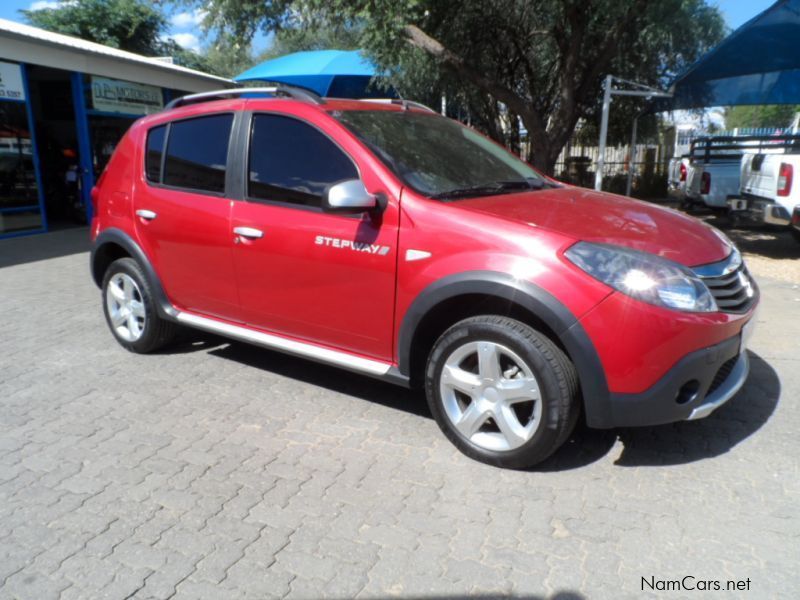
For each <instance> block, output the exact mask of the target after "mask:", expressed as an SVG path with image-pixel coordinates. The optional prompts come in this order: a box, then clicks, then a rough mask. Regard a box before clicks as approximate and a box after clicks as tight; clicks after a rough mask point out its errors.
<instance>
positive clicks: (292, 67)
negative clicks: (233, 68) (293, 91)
mask: <svg viewBox="0 0 800 600" xmlns="http://www.w3.org/2000/svg"><path fill="white" fill-rule="evenodd" d="M376 75H378V72H377V68H376V67H375V65H374V64H373V63H372V61H370V60H369V59H368V58H366V57H365V56H364V54H363V53H362V51H361V50H351V51H345V50H314V51H307V52H295V53H293V54H287V55H286V56H281V57H279V58H274V59H272V60H268V61H265V62H263V63H261V64H259V65H256V66H255V67H253V68H252V69H248V70H247V71H245V72H244V73H241V74H240V75H237V76H236V77H234V81H270V82H277V83H286V84H289V85H296V86H300V87H304V88H306V89H310V90H312V91H314V92H316V93H317V94H319V95H320V96H330V97H336V98H371V97H384V98H385V97H387V96H390V97H395V96H396V93H395V92H394V90H390V91H387V90H385V89H380V88H377V87H376V86H374V85H372V83H373V79H374V78H375V76H376Z"/></svg>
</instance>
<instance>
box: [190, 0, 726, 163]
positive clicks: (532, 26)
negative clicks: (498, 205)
mask: <svg viewBox="0 0 800 600" xmlns="http://www.w3.org/2000/svg"><path fill="white" fill-rule="evenodd" d="M185 1H186V2H188V3H193V4H200V3H201V2H200V0H194V1H192V0H185ZM202 5H203V7H204V8H206V9H207V10H208V11H209V20H208V23H209V25H210V26H211V27H213V28H214V29H215V30H216V31H222V32H230V33H232V34H233V35H236V36H243V37H244V38H245V39H247V38H248V36H252V35H253V34H254V33H255V31H257V30H258V29H263V30H266V31H275V32H279V33H280V32H282V31H295V32H308V31H313V30H315V29H318V28H320V27H323V28H324V27H330V26H337V27H344V28H346V29H348V28H349V29H352V30H353V31H355V32H357V34H358V42H359V44H360V45H361V46H362V47H364V48H365V49H367V51H368V52H369V53H370V54H371V55H372V57H373V58H374V59H375V60H376V61H377V62H378V63H379V64H380V65H381V66H383V67H384V68H386V69H388V70H389V71H390V72H391V73H392V74H393V76H394V78H395V81H396V84H397V86H398V87H399V88H400V89H401V90H402V91H404V92H405V93H406V95H410V96H412V97H415V99H420V100H428V102H430V99H431V98H432V99H433V100H435V101H436V102H437V103H438V100H437V99H438V98H439V97H441V95H442V94H445V95H446V96H447V98H448V102H449V105H448V106H449V110H452V111H453V112H457V113H460V114H461V116H462V117H465V118H466V119H467V120H470V121H471V122H472V123H473V124H475V125H478V126H479V127H481V128H483V129H484V130H485V131H487V133H489V134H490V135H492V136H493V137H495V138H496V139H503V141H505V142H506V143H508V144H510V145H512V146H513V145H514V143H515V137H517V136H516V127H515V124H516V122H517V118H516V117H520V118H521V119H522V121H523V122H524V125H525V127H526V128H527V130H528V132H529V133H530V136H531V138H530V140H531V150H532V155H531V156H530V158H531V159H532V161H533V162H534V163H535V164H536V165H537V166H539V167H541V168H543V169H545V170H547V171H552V167H553V164H554V162H555V160H556V158H557V156H558V154H559V152H560V150H561V148H562V147H563V146H564V144H565V143H566V142H567V140H569V138H570V136H571V135H572V133H573V131H574V129H575V126H576V124H577V123H578V121H579V120H580V119H588V120H589V121H590V122H594V121H597V120H598V119H599V116H598V115H599V106H600V101H601V83H602V79H603V77H604V76H605V75H606V74H607V73H612V74H614V75H616V76H618V77H623V78H626V79H631V80H635V81H638V82H641V83H645V84H649V85H653V86H656V87H663V86H665V85H666V83H667V82H668V81H669V80H670V79H671V78H672V77H674V76H675V75H676V74H677V73H678V72H679V71H680V70H681V69H683V68H684V67H685V66H686V65H688V64H689V63H691V62H693V61H694V60H696V59H697V58H698V57H699V56H700V55H701V54H702V53H704V52H705V51H706V50H708V49H709V48H710V47H711V46H713V45H714V44H716V43H718V42H719V41H720V40H721V39H722V37H723V35H724V33H725V27H724V21H723V19H722V17H721V15H720V12H719V10H718V9H717V8H716V7H714V6H712V5H710V4H709V3H708V2H707V0H494V1H492V2H487V1H485V0H461V1H458V2H456V1H453V0H297V1H294V2H292V1H290V0H271V1H263V0H205V1H203V2H202ZM642 105H643V101H642V100H630V99H628V100H616V99H615V102H614V111H613V119H612V123H611V134H612V135H611V138H612V141H613V140H614V139H615V137H616V138H619V139H626V137H627V135H628V134H627V130H628V128H629V125H630V120H631V118H632V116H633V115H634V114H636V112H638V111H639V110H640V109H641V107H642ZM504 124H505V125H504ZM623 125H624V126H623ZM644 125H645V126H646V125H647V124H646V123H644ZM623 132H624V133H623ZM643 133H647V131H646V127H645V131H644V132H643Z"/></svg>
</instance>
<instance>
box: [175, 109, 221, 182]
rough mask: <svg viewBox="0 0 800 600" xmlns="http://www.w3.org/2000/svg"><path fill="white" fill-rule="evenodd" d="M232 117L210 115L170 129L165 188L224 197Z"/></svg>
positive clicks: (179, 123) (186, 121)
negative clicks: (177, 188) (222, 194)
mask: <svg viewBox="0 0 800 600" xmlns="http://www.w3.org/2000/svg"><path fill="white" fill-rule="evenodd" d="M232 123H233V115H230V114H226V115H211V116H208V117H197V118H194V119H187V120H185V121H175V122H173V123H172V125H170V130H169V139H168V140H167V157H166V160H165V161H164V184H165V185H172V186H175V187H180V188H186V189H190V190H197V191H200V192H213V193H222V192H224V191H225V164H226V162H227V160H228V142H229V140H230V134H231V124H232Z"/></svg>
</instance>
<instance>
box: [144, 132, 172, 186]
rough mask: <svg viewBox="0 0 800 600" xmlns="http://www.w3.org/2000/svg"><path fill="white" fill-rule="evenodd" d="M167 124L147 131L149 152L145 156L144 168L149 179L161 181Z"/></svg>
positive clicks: (156, 181)
mask: <svg viewBox="0 0 800 600" xmlns="http://www.w3.org/2000/svg"><path fill="white" fill-rule="evenodd" d="M166 134H167V126H166V125H159V126H158V127H153V128H152V129H151V130H150V131H148V132H147V152H146V154H145V157H144V170H145V174H146V175H147V180H148V181H152V182H154V183H160V182H161V155H162V154H163V152H164V139H165V138H166Z"/></svg>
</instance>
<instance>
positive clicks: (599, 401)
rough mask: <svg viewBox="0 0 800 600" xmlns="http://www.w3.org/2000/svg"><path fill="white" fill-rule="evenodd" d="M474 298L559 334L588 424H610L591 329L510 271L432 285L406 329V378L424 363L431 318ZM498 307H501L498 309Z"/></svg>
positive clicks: (402, 359)
mask: <svg viewBox="0 0 800 600" xmlns="http://www.w3.org/2000/svg"><path fill="white" fill-rule="evenodd" d="M471 296H472V297H476V296H480V297H482V298H492V299H496V300H497V301H500V302H503V303H505V305H506V306H507V307H508V309H509V311H514V310H516V311H517V313H518V314H519V313H520V312H522V313H523V315H524V313H528V314H529V315H532V316H533V317H534V320H535V321H538V323H537V322H534V323H529V324H530V325H531V326H533V327H534V328H536V327H537V325H538V326H539V327H540V328H541V325H544V329H545V331H542V333H544V334H546V335H552V336H554V338H555V339H553V342H555V343H557V344H559V345H560V346H561V347H562V348H563V350H564V351H565V352H566V354H567V355H568V356H569V358H570V360H571V361H572V362H573V364H574V365H575V369H576V371H577V372H578V379H579V381H580V387H581V394H582V397H583V407H584V410H585V413H586V421H587V423H588V424H589V425H590V426H592V427H609V426H610V415H611V406H610V394H609V390H608V384H607V382H606V377H605V373H604V371H603V366H602V363H601V362H600V357H599V356H598V354H597V351H596V350H595V348H594V345H593V344H592V342H591V340H590V339H589V336H588V335H587V334H586V331H584V329H583V327H582V326H581V324H580V323H579V322H578V320H577V318H576V317H575V315H573V314H572V313H571V312H570V311H569V309H567V308H566V307H565V306H564V305H563V304H562V303H561V302H560V301H558V300H557V299H556V298H555V297H554V296H553V295H552V294H550V293H549V292H547V291H546V290H544V289H542V288H540V287H539V286H537V285H534V284H532V283H530V282H526V281H520V280H518V279H515V278H513V277H511V276H510V275H507V274H505V273H499V272H495V271H470V272H466V273H460V274H457V275H451V276H448V277H445V278H443V279H440V280H438V281H435V282H434V283H432V284H430V285H429V286H428V287H426V288H425V289H424V290H423V291H422V292H421V293H420V294H419V295H418V296H417V298H416V299H415V300H414V301H413V302H412V303H411V306H409V308H408V310H407V311H406V314H405V315H404V317H403V320H402V323H401V325H400V331H399V335H398V341H397V356H398V366H399V371H400V372H401V373H402V374H403V375H405V376H407V377H414V372H413V371H414V369H415V364H414V363H415V361H418V360H419V354H418V353H417V354H416V359H415V345H416V344H417V343H418V342H419V341H420V337H421V335H422V334H423V333H424V330H425V327H426V318H428V317H430V316H431V315H436V313H437V310H438V309H439V308H441V307H446V306H447V305H448V302H452V301H453V300H456V299H459V298H463V299H469V297H471ZM496 306H497V304H496V303H495V304H494V305H493V308H496ZM519 309H522V310H521V311H520V310H519ZM509 316H513V313H512V314H511V315H509ZM547 330H549V331H547ZM434 341H435V340H434ZM428 349H429V348H428ZM426 354H427V350H426ZM426 359H427V356H425V357H424V358H423V359H422V360H423V363H424V360H426Z"/></svg>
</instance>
